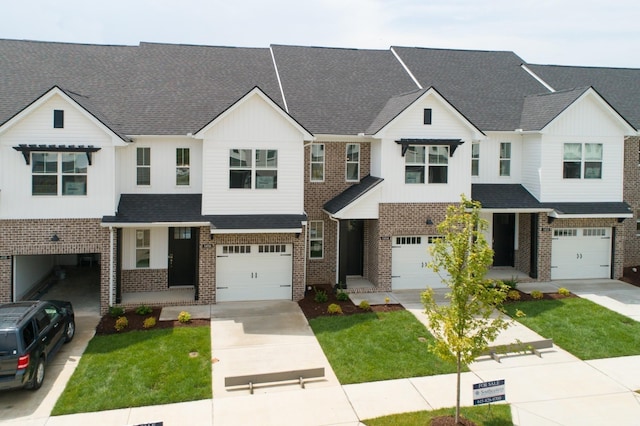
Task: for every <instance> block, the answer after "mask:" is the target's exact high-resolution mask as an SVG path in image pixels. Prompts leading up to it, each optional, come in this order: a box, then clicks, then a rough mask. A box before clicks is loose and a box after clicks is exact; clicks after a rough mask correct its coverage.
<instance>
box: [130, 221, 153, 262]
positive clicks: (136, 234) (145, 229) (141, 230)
mask: <svg viewBox="0 0 640 426" xmlns="http://www.w3.org/2000/svg"><path fill="white" fill-rule="evenodd" d="M138 232H148V233H149V245H148V246H138ZM134 238H135V252H134V253H135V257H134V261H133V264H134V265H135V268H136V269H149V268H151V229H149V228H144V229H143V228H141V229H136V230H135V233H134ZM143 240H144V236H143ZM138 250H148V251H149V266H138Z"/></svg>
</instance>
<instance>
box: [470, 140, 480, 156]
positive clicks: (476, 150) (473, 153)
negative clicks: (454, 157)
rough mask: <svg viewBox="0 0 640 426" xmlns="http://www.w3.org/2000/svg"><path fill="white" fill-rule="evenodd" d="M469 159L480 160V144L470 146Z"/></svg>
mask: <svg viewBox="0 0 640 426" xmlns="http://www.w3.org/2000/svg"><path fill="white" fill-rule="evenodd" d="M471 158H480V144H479V143H474V144H471Z"/></svg>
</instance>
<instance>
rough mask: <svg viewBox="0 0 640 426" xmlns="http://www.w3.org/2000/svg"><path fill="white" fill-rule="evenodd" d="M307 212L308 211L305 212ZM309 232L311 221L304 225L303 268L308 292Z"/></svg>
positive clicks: (305, 286) (303, 277)
mask: <svg viewBox="0 0 640 426" xmlns="http://www.w3.org/2000/svg"><path fill="white" fill-rule="evenodd" d="M305 214H306V212H305ZM308 233H309V221H307V224H306V225H305V227H304V251H303V253H304V262H303V268H302V282H303V283H304V292H305V294H306V293H307V234H308Z"/></svg>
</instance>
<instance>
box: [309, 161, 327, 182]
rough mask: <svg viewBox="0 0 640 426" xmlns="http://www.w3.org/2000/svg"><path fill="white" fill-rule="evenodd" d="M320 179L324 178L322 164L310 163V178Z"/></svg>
mask: <svg viewBox="0 0 640 426" xmlns="http://www.w3.org/2000/svg"><path fill="white" fill-rule="evenodd" d="M322 179H324V164H323V163H312V164H311V180H322Z"/></svg>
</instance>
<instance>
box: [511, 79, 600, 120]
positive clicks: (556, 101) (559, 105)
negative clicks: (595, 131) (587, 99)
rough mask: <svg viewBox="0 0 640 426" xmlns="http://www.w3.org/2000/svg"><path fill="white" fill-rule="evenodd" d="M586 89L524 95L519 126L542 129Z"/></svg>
mask: <svg viewBox="0 0 640 426" xmlns="http://www.w3.org/2000/svg"><path fill="white" fill-rule="evenodd" d="M587 90H588V88H580V89H573V90H563V91H559V92H553V93H544V94H541V95H532V96H527V97H525V99H524V106H523V108H522V119H521V121H520V128H521V129H523V130H542V129H543V128H544V127H545V126H546V125H547V124H549V123H550V122H551V121H552V120H553V119H554V118H556V117H557V116H558V115H559V114H560V113H562V111H564V110H565V109H566V108H567V107H568V106H569V105H571V104H572V103H573V102H575V101H576V99H578V98H579V97H580V96H581V95H582V94H583V93H584V92H586V91H587Z"/></svg>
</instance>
